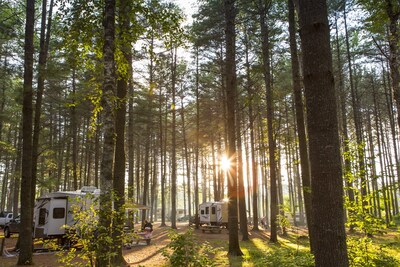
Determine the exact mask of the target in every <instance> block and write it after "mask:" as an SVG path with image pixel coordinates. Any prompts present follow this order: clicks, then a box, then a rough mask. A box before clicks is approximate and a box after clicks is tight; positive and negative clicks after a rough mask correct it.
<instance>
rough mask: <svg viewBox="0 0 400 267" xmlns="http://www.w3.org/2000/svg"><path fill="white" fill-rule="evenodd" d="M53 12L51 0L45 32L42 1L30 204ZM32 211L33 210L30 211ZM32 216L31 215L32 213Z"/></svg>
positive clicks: (44, 9) (44, 7)
mask: <svg viewBox="0 0 400 267" xmlns="http://www.w3.org/2000/svg"><path fill="white" fill-rule="evenodd" d="M52 13H53V0H52V1H51V2H50V7H49V19H48V23H47V32H46V16H47V0H43V1H42V21H41V28H40V52H39V65H38V68H39V72H38V83H37V91H36V105H35V116H34V122H33V137H32V184H31V186H32V205H34V203H35V191H36V180H37V164H38V163H37V161H38V157H39V153H38V151H39V135H40V129H41V125H40V117H41V114H42V99H43V92H44V81H45V77H46V64H47V54H48V49H49V42H50V29H51V20H52ZM32 212H33V211H32ZM32 216H33V215H32Z"/></svg>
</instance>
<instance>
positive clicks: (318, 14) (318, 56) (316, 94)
mask: <svg viewBox="0 0 400 267" xmlns="http://www.w3.org/2000/svg"><path fill="white" fill-rule="evenodd" d="M299 18H300V37H301V44H302V51H303V69H304V86H305V96H306V107H307V125H308V137H309V153H310V154H309V156H310V164H311V165H310V170H311V181H312V182H311V199H312V214H313V218H312V225H311V227H312V228H313V230H312V231H313V235H314V236H313V238H314V241H313V246H314V256H315V265H316V266H317V267H322V266H323V267H330V266H332V267H334V266H342V267H345V266H349V263H348V256H347V247H346V232H345V228H344V211H343V209H344V207H343V182H342V166H341V159H340V143H339V136H338V122H337V112H336V98H335V87H334V79H333V70H332V55H331V48H330V41H329V38H330V35H329V23H328V19H327V6H326V1H325V0H310V1H301V2H300V3H299Z"/></svg>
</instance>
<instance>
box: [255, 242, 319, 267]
mask: <svg viewBox="0 0 400 267" xmlns="http://www.w3.org/2000/svg"><path fill="white" fill-rule="evenodd" d="M256 266H268V267H281V266H285V267H312V266H315V265H314V256H313V255H312V254H311V253H308V252H303V251H299V250H293V249H288V248H283V247H281V248H279V249H277V250H271V251H267V252H266V253H265V254H264V255H263V256H262V257H261V258H260V259H258V260H257V263H256Z"/></svg>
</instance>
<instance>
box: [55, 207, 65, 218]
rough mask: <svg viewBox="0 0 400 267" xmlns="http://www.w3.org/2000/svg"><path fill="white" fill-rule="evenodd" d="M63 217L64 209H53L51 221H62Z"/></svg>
mask: <svg viewBox="0 0 400 267" xmlns="http://www.w3.org/2000/svg"><path fill="white" fill-rule="evenodd" d="M64 216H65V208H54V209H53V219H62V218H64Z"/></svg>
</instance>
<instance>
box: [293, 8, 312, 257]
mask: <svg viewBox="0 0 400 267" xmlns="http://www.w3.org/2000/svg"><path fill="white" fill-rule="evenodd" d="M288 6H289V35H290V37H289V38H290V40H289V42H290V54H291V61H292V80H293V95H294V102H295V111H296V112H295V113H296V123H297V137H298V138H299V150H300V166H301V182H302V184H303V187H302V188H303V195H304V207H305V210H306V219H307V228H308V230H309V232H308V235H309V236H310V241H312V240H313V239H312V232H311V230H312V228H311V227H310V226H311V224H312V223H311V220H312V215H311V179H310V166H309V158H308V149H307V136H306V129H305V122H304V107H303V97H302V92H301V78H300V64H299V59H298V53H297V44H296V27H295V25H296V23H295V9H294V3H293V0H289V1H288ZM310 246H311V251H312V250H313V245H312V242H311V243H310Z"/></svg>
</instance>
